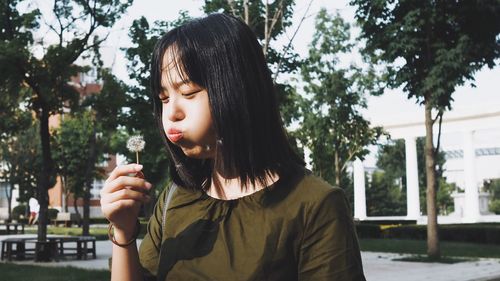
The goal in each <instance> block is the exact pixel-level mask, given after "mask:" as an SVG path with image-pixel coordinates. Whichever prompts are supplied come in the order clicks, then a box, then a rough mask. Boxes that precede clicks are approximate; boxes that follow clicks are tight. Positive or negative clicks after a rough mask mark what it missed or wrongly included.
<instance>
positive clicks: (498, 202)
mask: <svg viewBox="0 0 500 281" xmlns="http://www.w3.org/2000/svg"><path fill="white" fill-rule="evenodd" d="M490 211H491V212H493V213H495V214H497V215H500V199H495V200H492V201H491V203H490Z"/></svg>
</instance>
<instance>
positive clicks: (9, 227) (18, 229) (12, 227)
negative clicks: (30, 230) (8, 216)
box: [0, 222, 24, 234]
mask: <svg viewBox="0 0 500 281" xmlns="http://www.w3.org/2000/svg"><path fill="white" fill-rule="evenodd" d="M0 225H2V226H5V229H6V231H7V234H24V223H22V222H0Z"/></svg>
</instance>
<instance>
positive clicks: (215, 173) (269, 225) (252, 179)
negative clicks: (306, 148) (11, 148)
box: [101, 14, 365, 281]
mask: <svg viewBox="0 0 500 281" xmlns="http://www.w3.org/2000/svg"><path fill="white" fill-rule="evenodd" d="M151 79H152V91H153V99H154V108H155V115H156V119H157V123H158V126H159V128H160V131H161V134H162V136H163V137H164V139H165V143H166V146H167V148H168V151H169V153H170V159H171V163H172V168H171V169H170V171H171V177H172V180H173V184H172V185H170V186H169V187H167V188H166V189H165V190H164V191H163V193H162V194H161V195H160V198H159V200H158V203H157V204H156V207H155V210H154V213H153V216H152V217H151V219H150V221H149V224H148V232H147V235H146V236H145V238H144V240H143V241H142V243H141V245H140V250H139V252H138V251H137V247H136V244H135V238H136V236H137V235H136V234H137V233H138V231H137V227H138V226H137V223H136V222H137V214H138V211H139V207H140V204H141V203H143V202H146V201H148V200H149V196H148V195H146V194H147V192H148V191H149V190H150V188H151V184H149V183H148V182H147V181H145V180H144V179H141V178H139V177H134V176H132V175H133V174H134V173H137V172H139V171H140V170H141V169H142V166H140V165H136V164H130V165H124V166H120V167H117V168H116V169H115V170H114V171H113V172H112V173H111V175H110V177H109V178H108V180H107V181H106V185H105V187H104V188H103V190H102V192H101V198H102V199H101V205H102V210H103V213H104V214H105V216H106V217H107V218H108V219H109V221H110V222H111V224H112V225H113V228H114V236H113V237H111V239H112V241H113V243H114V244H115V245H113V261H112V280H155V279H156V280H286V281H290V280H365V278H364V276H363V268H362V264H361V258H360V252H359V247H358V242H357V238H356V234H355V230H354V226H353V221H352V218H351V215H350V211H349V208H348V204H347V201H346V199H345V196H344V193H343V192H342V190H341V189H339V188H333V187H331V186H330V185H328V184H327V183H326V182H324V181H323V180H321V179H319V178H317V177H315V176H313V175H311V173H310V172H309V171H307V170H306V169H305V168H304V163H303V161H302V160H301V159H300V158H299V157H297V155H296V154H295V153H294V152H293V150H292V148H291V147H290V145H289V143H288V141H287V137H286V134H285V131H284V129H283V125H282V123H281V119H280V115H279V112H278V106H277V103H276V97H275V93H274V88H273V82H272V80H271V75H270V72H269V69H268V68H267V65H266V62H265V58H264V55H263V53H262V48H261V46H260V45H259V43H258V41H257V39H256V37H255V35H254V34H253V32H252V31H251V30H250V28H249V27H248V26H247V25H245V23H243V22H242V21H241V20H239V19H237V18H234V17H231V16H228V15H223V14H213V15H209V16H207V17H205V18H201V19H197V20H193V21H190V22H188V23H186V24H185V25H183V26H180V27H178V28H175V29H173V30H171V31H169V32H168V33H166V34H165V35H164V36H163V37H162V38H161V39H160V41H159V42H158V43H157V45H156V47H155V50H154V54H153V61H152V71H151ZM166 204H167V205H168V206H165V205H166Z"/></svg>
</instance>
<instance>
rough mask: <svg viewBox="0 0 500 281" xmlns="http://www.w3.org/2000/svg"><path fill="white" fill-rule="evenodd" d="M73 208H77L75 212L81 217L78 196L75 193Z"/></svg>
mask: <svg viewBox="0 0 500 281" xmlns="http://www.w3.org/2000/svg"><path fill="white" fill-rule="evenodd" d="M73 208H75V214H76V215H77V216H78V217H79V218H81V216H80V211H78V197H76V195H74V194H73Z"/></svg>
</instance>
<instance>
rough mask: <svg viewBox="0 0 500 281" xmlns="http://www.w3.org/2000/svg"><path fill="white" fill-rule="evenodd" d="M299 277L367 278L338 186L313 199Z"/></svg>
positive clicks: (339, 280)
mask: <svg viewBox="0 0 500 281" xmlns="http://www.w3.org/2000/svg"><path fill="white" fill-rule="evenodd" d="M298 267H299V268H298V271H299V280H314V281H321V280H328V281H347V280H349V281H351V280H356V281H358V280H366V279H365V277H364V274H363V266H362V262H361V255H360V251H359V245H358V240H357V237H356V232H355V228H354V223H353V221H352V217H351V215H350V209H349V204H348V202H347V200H346V197H345V194H344V192H343V190H342V189H340V188H332V189H331V191H329V192H328V193H327V195H326V196H325V197H324V198H323V199H322V200H318V202H317V203H312V204H311V208H310V209H309V211H308V214H307V215H306V222H305V229H304V234H303V237H302V243H301V246H300V254H299V264H298Z"/></svg>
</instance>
